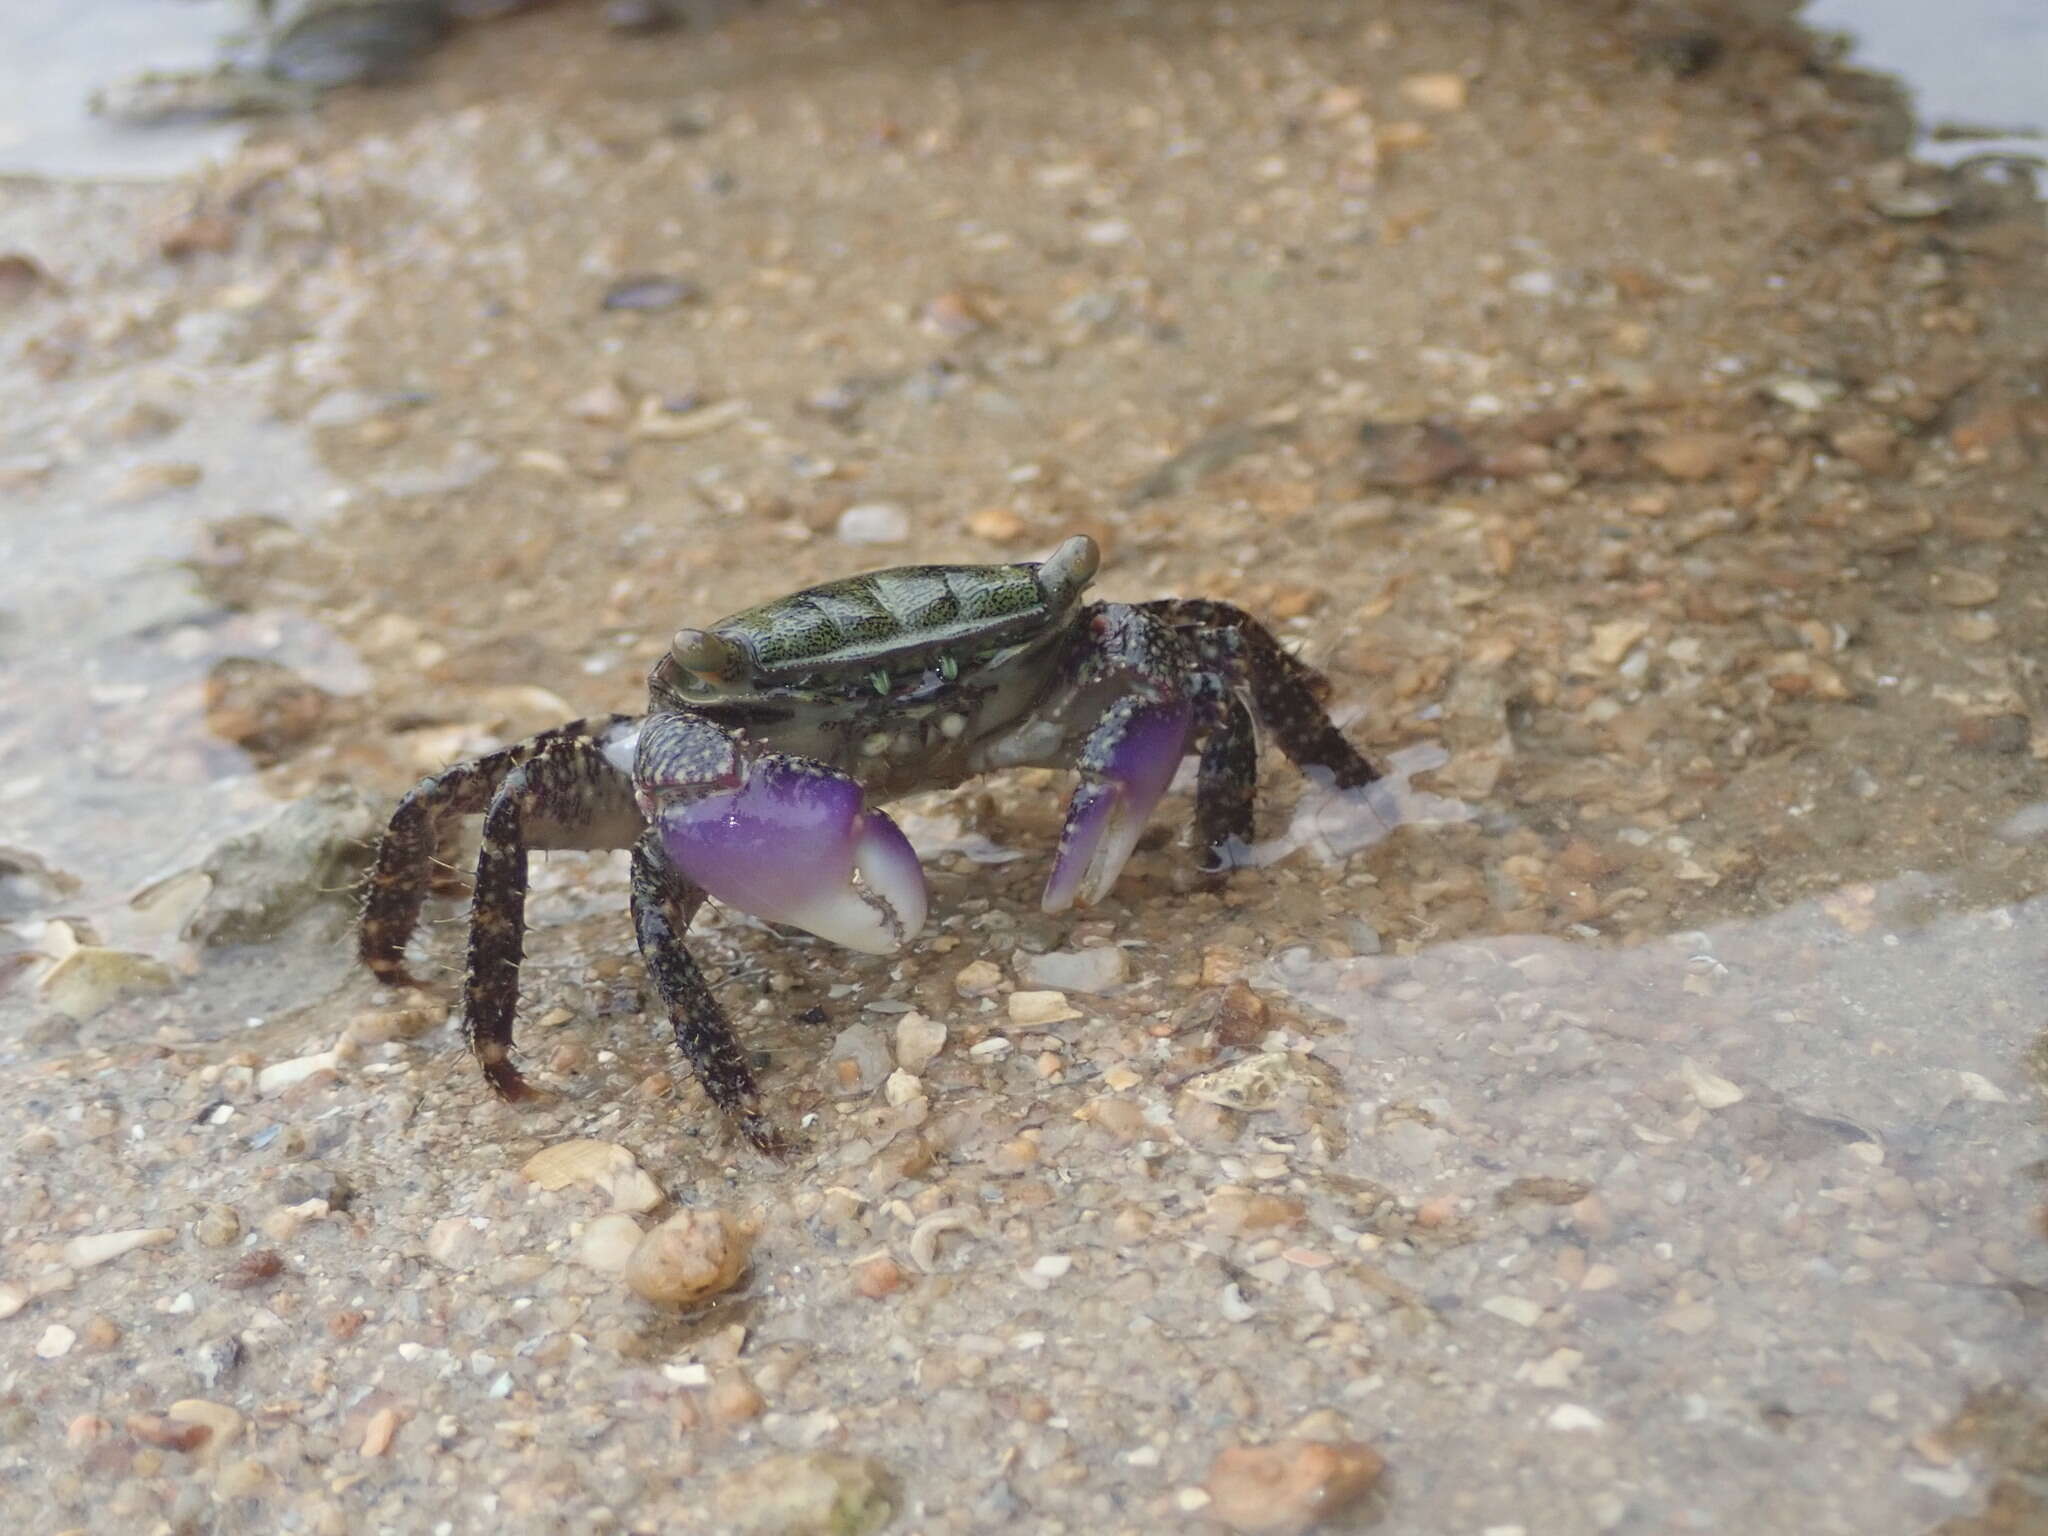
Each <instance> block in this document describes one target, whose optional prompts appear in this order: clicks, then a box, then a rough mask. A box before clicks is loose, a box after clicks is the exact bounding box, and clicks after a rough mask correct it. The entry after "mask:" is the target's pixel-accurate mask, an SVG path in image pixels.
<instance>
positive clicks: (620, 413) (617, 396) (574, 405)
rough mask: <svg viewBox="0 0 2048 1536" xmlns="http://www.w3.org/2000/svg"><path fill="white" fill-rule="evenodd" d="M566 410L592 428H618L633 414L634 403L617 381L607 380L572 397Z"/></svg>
mask: <svg viewBox="0 0 2048 1536" xmlns="http://www.w3.org/2000/svg"><path fill="white" fill-rule="evenodd" d="M564 409H566V410H567V411H568V413H569V414H570V415H571V416H573V417H575V418H576V419H577V420H578V421H587V422H589V423H590V424H591V425H592V426H616V425H617V424H618V423H620V422H622V421H624V420H625V419H626V418H627V417H628V416H630V415H631V414H632V413H633V402H632V401H631V400H630V399H628V398H627V396H626V392H625V391H624V390H623V389H621V388H620V387H619V381H618V380H617V379H606V380H605V381H604V382H603V383H601V384H593V385H592V386H591V387H590V388H589V389H586V390H584V391H583V393H582V394H580V395H576V396H574V397H572V398H571V399H570V401H569V403H568V405H567V406H566V407H564Z"/></svg>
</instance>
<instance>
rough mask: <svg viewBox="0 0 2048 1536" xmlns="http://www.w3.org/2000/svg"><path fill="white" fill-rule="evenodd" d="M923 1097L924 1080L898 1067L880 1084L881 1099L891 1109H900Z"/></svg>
mask: <svg viewBox="0 0 2048 1536" xmlns="http://www.w3.org/2000/svg"><path fill="white" fill-rule="evenodd" d="M924 1096H925V1092H924V1079H923V1078H921V1077H919V1076H918V1075H917V1074H916V1073H915V1072H906V1071H904V1070H903V1069H902V1068H901V1067H898V1068H897V1069H896V1070H895V1071H894V1072H891V1073H890V1074H889V1075H888V1077H887V1078H885V1079H884V1080H883V1082H882V1099H883V1101H884V1102H885V1103H887V1104H888V1106H889V1107H890V1108H891V1109H901V1108H902V1107H903V1106H904V1105H906V1104H908V1103H910V1102H911V1101H912V1100H913V1099H921V1098H923V1097H924Z"/></svg>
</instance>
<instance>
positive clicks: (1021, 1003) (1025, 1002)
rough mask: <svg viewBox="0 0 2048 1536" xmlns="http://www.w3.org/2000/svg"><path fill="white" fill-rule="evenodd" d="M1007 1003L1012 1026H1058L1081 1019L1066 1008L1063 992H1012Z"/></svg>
mask: <svg viewBox="0 0 2048 1536" xmlns="http://www.w3.org/2000/svg"><path fill="white" fill-rule="evenodd" d="M1009 1002H1010V1022H1011V1023H1012V1024H1023V1025H1030V1026H1036V1025H1042V1024H1058V1023H1062V1022H1063V1021H1065V1020H1067V1019H1078V1018H1079V1017H1081V1015H1080V1014H1079V1013H1077V1012H1075V1011H1074V1009H1073V1008H1071V1007H1069V1006H1068V1004H1067V994H1066V993H1064V992H1012V993H1011V994H1010V999H1009Z"/></svg>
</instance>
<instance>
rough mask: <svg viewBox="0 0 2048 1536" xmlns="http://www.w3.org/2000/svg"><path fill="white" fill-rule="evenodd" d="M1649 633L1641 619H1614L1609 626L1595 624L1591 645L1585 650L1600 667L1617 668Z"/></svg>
mask: <svg viewBox="0 0 2048 1536" xmlns="http://www.w3.org/2000/svg"><path fill="white" fill-rule="evenodd" d="M1649 632H1650V626H1649V625H1648V624H1647V623H1645V622H1644V621H1643V620H1641V619H1616V620H1615V621H1614V622H1613V623H1611V624H1595V625H1594V626H1593V636H1592V643H1591V644H1590V645H1588V646H1587V647H1586V650H1587V653H1588V654H1589V655H1591V656H1592V658H1593V660H1595V661H1597V662H1598V663H1599V664H1600V665H1601V666H1603V667H1618V666H1620V665H1621V663H1622V661H1623V660H1624V659H1625V658H1626V657H1627V655H1628V653H1629V652H1630V651H1632V650H1634V649H1635V648H1636V644H1637V642H1639V641H1640V640H1641V639H1642V638H1643V636H1645V635H1647V634H1648V633H1649Z"/></svg>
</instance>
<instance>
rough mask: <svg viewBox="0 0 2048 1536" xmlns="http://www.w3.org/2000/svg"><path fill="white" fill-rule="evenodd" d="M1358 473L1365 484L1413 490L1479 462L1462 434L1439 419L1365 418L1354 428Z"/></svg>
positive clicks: (1459, 472) (1462, 470)
mask: <svg viewBox="0 0 2048 1536" xmlns="http://www.w3.org/2000/svg"><path fill="white" fill-rule="evenodd" d="M1358 438H1359V441H1360V442H1361V443H1362V444H1363V445H1364V450H1365V451H1364V452H1363V454H1361V455H1360V457H1359V461H1358V473H1359V477H1360V479H1362V480H1363V481H1364V482H1365V483H1366V484H1367V485H1369V486H1381V487H1385V488H1387V489H1389V490H1413V489H1415V488H1417V487H1420V486H1425V485H1435V484H1437V483H1439V482H1440V481H1444V480H1448V479H1450V478H1451V477H1452V476H1454V475H1460V474H1463V473H1464V472H1465V471H1466V470H1468V469H1471V468H1472V467H1473V466H1474V465H1475V464H1477V463H1478V462H1479V455H1478V454H1477V453H1476V452H1475V451H1474V450H1473V447H1472V445H1471V443H1470V442H1468V441H1467V440H1466V438H1465V435H1464V434H1463V433H1462V432H1460V431H1459V430H1458V429H1457V428H1456V427H1453V426H1450V425H1449V424H1447V423H1445V422H1440V421H1412V422H1381V421H1368V422H1366V423H1365V424H1364V425H1363V426H1361V427H1360V428H1359V429H1358Z"/></svg>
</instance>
